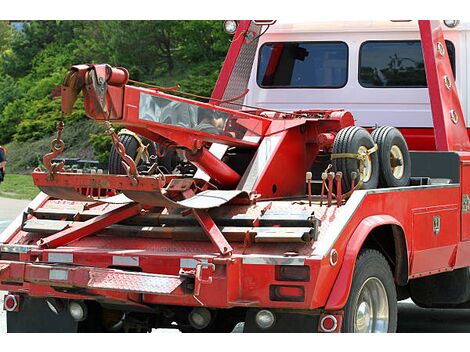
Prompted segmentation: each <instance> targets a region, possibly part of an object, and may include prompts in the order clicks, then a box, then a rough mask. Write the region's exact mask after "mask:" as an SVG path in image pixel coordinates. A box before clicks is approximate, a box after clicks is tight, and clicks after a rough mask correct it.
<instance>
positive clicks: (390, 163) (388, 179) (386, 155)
mask: <svg viewBox="0 0 470 352" xmlns="http://www.w3.org/2000/svg"><path fill="white" fill-rule="evenodd" d="M372 139H373V140H374V142H375V143H376V144H377V146H378V148H379V150H378V153H379V165H380V175H379V185H380V187H405V186H408V185H409V184H410V177H411V158H410V152H409V151H408V145H407V144H406V141H405V138H404V137H403V135H402V134H401V132H400V131H399V130H398V129H396V128H395V127H389V126H383V127H379V128H376V129H375V130H374V131H373V132H372Z"/></svg>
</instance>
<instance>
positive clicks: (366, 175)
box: [357, 145, 372, 182]
mask: <svg viewBox="0 0 470 352" xmlns="http://www.w3.org/2000/svg"><path fill="white" fill-rule="evenodd" d="M367 151H368V149H367V147H366V146H364V145H361V146H360V147H359V149H358V150H357V153H358V154H363V155H366V158H365V160H364V170H362V182H369V180H370V178H371V177H372V158H371V156H370V154H368V153H367Z"/></svg>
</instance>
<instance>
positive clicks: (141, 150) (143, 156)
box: [118, 128, 150, 165]
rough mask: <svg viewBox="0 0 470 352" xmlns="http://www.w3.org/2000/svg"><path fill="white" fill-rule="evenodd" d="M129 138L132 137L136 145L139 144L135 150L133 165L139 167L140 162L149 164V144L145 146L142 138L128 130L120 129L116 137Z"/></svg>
mask: <svg viewBox="0 0 470 352" xmlns="http://www.w3.org/2000/svg"><path fill="white" fill-rule="evenodd" d="M124 135H127V136H131V137H134V138H135V140H136V141H137V143H138V144H139V147H138V148H137V154H136V156H135V159H134V163H135V164H136V165H139V162H140V161H141V160H142V161H143V162H144V163H148V162H150V154H149V151H148V147H149V145H150V144H147V145H145V144H144V142H143V141H142V138H140V136H139V135H138V134H137V133H134V132H132V131H130V130H128V129H125V128H124V129H122V130H120V131H119V133H118V136H124Z"/></svg>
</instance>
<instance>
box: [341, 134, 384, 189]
mask: <svg viewBox="0 0 470 352" xmlns="http://www.w3.org/2000/svg"><path fill="white" fill-rule="evenodd" d="M373 147H374V141H373V140H372V137H371V136H370V134H369V132H367V131H366V130H365V129H364V128H361V127H357V126H349V127H346V128H343V129H342V130H341V131H339V132H338V134H337V135H336V137H335V141H334V143H333V154H343V153H348V154H357V153H359V152H362V151H367V150H369V149H371V148H373ZM359 165H360V162H359V160H358V159H354V158H347V157H344V158H337V159H333V160H332V166H333V171H334V172H338V171H341V172H342V173H343V178H342V184H341V188H342V191H343V192H348V191H349V190H350V189H351V181H352V176H351V173H352V172H356V173H357V177H356V179H355V185H357V184H358V183H359V181H360V179H361V177H360V175H359ZM362 179H363V183H362V186H361V189H373V188H377V185H378V182H379V159H378V155H377V152H373V153H371V154H369V155H368V157H367V159H366V162H365V168H364V172H363V174H362Z"/></svg>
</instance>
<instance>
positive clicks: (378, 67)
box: [359, 40, 455, 88]
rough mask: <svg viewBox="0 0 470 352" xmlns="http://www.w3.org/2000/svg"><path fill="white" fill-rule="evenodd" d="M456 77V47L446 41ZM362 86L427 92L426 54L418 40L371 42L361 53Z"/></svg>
mask: <svg viewBox="0 0 470 352" xmlns="http://www.w3.org/2000/svg"><path fill="white" fill-rule="evenodd" d="M446 46H447V52H448V53H449V58H450V62H451V66H452V71H453V72H454V76H455V47H454V44H453V43H452V42H451V41H448V40H446ZM359 83H360V84H361V85H362V86H363V87H365V88H425V87H427V82H426V73H425V70H424V58H423V51H422V49H421V42H420V41H418V40H408V41H369V42H365V43H363V44H362V45H361V49H360V51H359Z"/></svg>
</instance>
